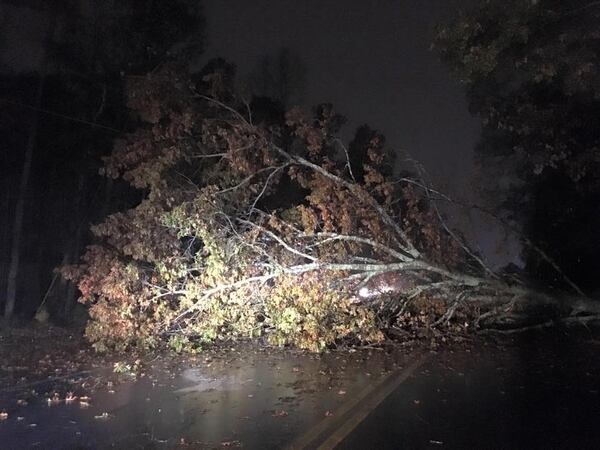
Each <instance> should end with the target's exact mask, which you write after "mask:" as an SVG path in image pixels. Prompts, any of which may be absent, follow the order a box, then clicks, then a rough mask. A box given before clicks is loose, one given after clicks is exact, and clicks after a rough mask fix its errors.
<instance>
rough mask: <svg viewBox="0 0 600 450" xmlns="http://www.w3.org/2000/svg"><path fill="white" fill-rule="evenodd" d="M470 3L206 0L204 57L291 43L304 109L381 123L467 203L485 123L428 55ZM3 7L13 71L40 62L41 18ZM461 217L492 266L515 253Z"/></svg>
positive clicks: (253, 59) (250, 59) (244, 57)
mask: <svg viewBox="0 0 600 450" xmlns="http://www.w3.org/2000/svg"><path fill="white" fill-rule="evenodd" d="M469 3H471V1H464V0H462V1H461V0H360V1H350V0H336V1H333V0H330V1H325V2H324V1H318V0H303V1H299V0H277V1H273V0H252V1H242V0H204V2H203V4H204V7H205V14H206V19H207V24H208V31H207V38H208V42H207V45H206V52H205V54H204V55H203V59H202V60H203V61H206V60H207V59H209V58H211V57H214V56H220V57H224V58H225V59H227V60H230V61H232V62H234V63H235V64H236V65H237V67H238V74H239V75H240V76H241V77H242V78H243V77H244V75H245V74H247V73H248V72H250V71H252V70H253V69H254V68H255V67H256V66H257V64H258V63H259V62H260V60H261V59H262V58H263V57H264V56H265V55H269V54H271V55H272V54H275V53H276V52H277V51H278V50H279V49H281V48H282V47H288V48H290V49H291V50H292V51H293V52H294V53H295V54H297V55H298V56H299V57H300V58H301V59H302V61H303V62H304V65H305V67H306V70H307V85H306V88H305V94H306V95H305V96H304V97H303V104H302V106H304V107H309V106H311V105H314V104H317V103H322V102H331V103H333V104H334V105H335V106H336V108H337V110H338V112H340V113H342V114H344V115H346V116H347V117H348V119H349V122H348V124H347V125H346V127H345V130H344V131H345V134H344V137H345V138H349V137H350V136H351V135H352V133H353V132H354V129H355V128H356V126H358V125H360V124H362V123H368V124H369V125H370V126H372V127H373V128H377V129H379V130H380V131H382V132H383V133H384V134H385V135H386V137H387V142H388V145H389V146H390V147H392V148H394V149H403V150H406V151H407V152H409V153H410V155H411V156H413V157H415V158H416V159H418V160H420V161H421V162H422V163H423V164H424V166H425V168H426V169H427V171H428V172H429V174H430V175H431V177H432V179H433V181H434V183H435V184H436V185H437V187H440V188H441V189H443V190H445V191H446V192H449V193H450V194H452V195H454V196H457V197H459V198H462V199H464V200H467V201H469V200H473V199H474V194H473V193H474V192H475V190H474V189H472V186H471V184H470V183H471V174H472V170H473V164H472V157H473V146H474V144H475V142H476V140H477V136H478V133H479V124H478V121H477V120H476V119H473V118H472V117H471V116H470V115H469V112H468V110H467V105H466V101H465V98H464V93H463V91H462V89H461V87H460V85H459V84H458V83H457V82H456V81H454V80H453V79H452V77H451V76H450V74H449V73H448V71H447V69H446V68H445V67H444V66H443V64H442V63H441V62H440V61H439V60H438V58H437V55H436V53H435V52H433V51H430V45H431V41H432V39H433V34H434V33H433V27H434V25H435V24H436V23H438V22H440V21H443V20H446V19H449V18H451V17H453V16H454V15H455V14H457V12H458V10H459V8H465V7H467V6H468V4H469ZM0 5H1V4H0ZM0 8H4V9H3V10H0V13H1V14H0V15H1V16H2V22H3V23H0V25H6V26H7V28H4V29H5V31H7V32H8V33H7V34H8V38H7V40H6V41H5V42H4V43H3V47H4V48H3V53H4V58H3V59H4V61H3V62H4V63H8V65H9V66H10V67H12V68H13V69H16V70H23V69H28V68H32V67H35V64H36V61H37V60H38V59H39V54H40V51H39V50H40V45H39V43H40V39H41V36H42V35H43V32H44V18H43V17H41V16H40V15H39V14H36V13H34V12H32V11H31V10H27V9H22V8H19V9H18V10H17V9H15V8H14V7H6V6H4V7H2V6H0ZM465 219H466V216H463V217H461V219H460V226H461V228H463V229H464V230H465V231H466V232H467V234H468V235H470V236H471V237H474V238H476V239H475V240H476V241H478V245H479V246H480V247H481V250H482V251H483V253H484V254H487V255H488V256H490V257H491V258H492V259H494V260H496V263H501V262H504V261H505V260H506V259H514V257H515V252H517V249H516V248H515V246H514V245H512V244H511V245H508V244H506V243H505V242H504V241H502V240H499V239H498V231H497V230H494V229H493V228H490V224H486V223H484V222H482V221H481V220H479V219H475V220H474V221H470V222H469V220H465ZM474 229H475V230H476V231H475V232H473V231H472V230H474ZM498 248H500V251H498Z"/></svg>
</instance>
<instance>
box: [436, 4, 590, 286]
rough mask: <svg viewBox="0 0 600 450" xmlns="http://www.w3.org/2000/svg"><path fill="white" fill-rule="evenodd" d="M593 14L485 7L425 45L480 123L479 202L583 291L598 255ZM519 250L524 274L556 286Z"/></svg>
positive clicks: (553, 276) (531, 255)
mask: <svg viewBox="0 0 600 450" xmlns="http://www.w3.org/2000/svg"><path fill="white" fill-rule="evenodd" d="M599 21H600V8H599V6H598V3H597V2H593V1H554V0H511V1H508V2H507V1H496V0H487V1H485V2H481V3H480V4H479V5H478V6H477V7H476V8H475V9H474V10H472V11H470V12H468V13H466V14H463V15H461V16H460V17H459V18H458V19H457V20H456V21H455V22H453V23H451V24H449V25H445V26H443V27H440V29H439V30H438V34H437V41H436V44H435V46H436V47H437V48H438V50H439V51H440V54H441V56H442V58H443V59H444V60H445V61H446V62H447V63H448V64H449V66H450V67H451V68H452V69H453V70H454V72H455V73H456V74H457V76H458V77H459V79H460V80H461V82H462V83H463V84H464V85H465V87H466V89H467V95H468V99H469V102H470V107H471V110H472V111H473V113H475V114H477V115H479V116H480V117H481V119H482V124H483V133H482V136H481V140H480V143H479V145H478V148H477V154H478V158H479V165H480V167H481V169H482V171H483V173H484V174H485V176H483V177H482V178H481V179H482V180H487V183H486V182H482V187H483V190H484V191H487V193H488V194H489V195H488V198H492V199H493V200H494V203H495V204H496V205H499V206H501V207H502V208H503V210H504V211H505V213H507V215H508V216H509V217H510V218H512V219H513V220H515V221H516V222H517V223H518V224H520V226H521V229H522V230H523V232H524V235H525V236H526V238H527V239H528V240H530V241H533V242H536V243H537V244H539V245H540V246H541V247H543V249H544V251H545V252H546V253H548V254H549V255H551V256H552V258H554V259H555V260H557V261H560V262H561V264H562V265H563V267H564V268H565V271H566V273H567V274H568V275H569V276H570V277H572V278H573V279H574V280H576V281H577V282H579V283H581V284H582V285H584V286H585V287H588V288H590V289H592V288H594V287H597V286H598V282H599V281H598V280H599V279H598V276H597V269H595V267H596V266H597V255H598V252H599V251H600V239H599V238H598V233H597V230H598V227H599V226H600V212H599V210H598V208H597V205H598V201H599V200H600V147H599V146H600V127H598V117H600V115H599V113H600V71H599V70H598V68H599V66H600V29H599V28H598V23H599ZM530 249H531V247H526V248H525V258H526V260H527V266H528V269H529V272H530V273H531V274H533V275H534V276H535V277H536V278H538V279H541V280H542V281H544V282H548V283H550V284H553V285H555V286H558V287H562V285H561V282H562V279H561V278H560V277H558V276H557V273H556V271H555V270H554V268H553V267H551V265H550V264H548V262H547V261H546V260H544V259H543V258H540V257H539V253H538V252H532V251H530Z"/></svg>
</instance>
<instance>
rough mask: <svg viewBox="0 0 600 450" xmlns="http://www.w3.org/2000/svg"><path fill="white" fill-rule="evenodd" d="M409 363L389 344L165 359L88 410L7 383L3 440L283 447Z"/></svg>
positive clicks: (99, 395)
mask: <svg viewBox="0 0 600 450" xmlns="http://www.w3.org/2000/svg"><path fill="white" fill-rule="evenodd" d="M404 362H405V356H403V354H402V353H398V354H395V355H386V354H385V353H384V352H381V351H371V352H369V351H357V352H353V353H347V352H346V353H335V352H334V353H329V354H325V355H323V356H321V357H316V356H311V355H306V354H302V353H292V352H286V351H278V350H269V351H258V350H256V349H255V348H244V349H239V348H236V349H232V350H230V351H225V352H221V353H219V354H216V355H211V356H206V355H204V354H203V355H200V356H199V357H198V358H197V359H196V360H195V361H191V360H190V359H189V358H183V359H182V360H181V361H178V362H177V361H176V362H175V363H174V362H173V361H170V362H169V364H161V363H160V361H156V362H154V363H153V365H152V366H151V367H146V373H145V374H144V375H143V376H138V378H137V381H135V382H124V383H122V384H119V385H117V386H114V387H112V388H111V389H109V388H105V387H103V386H100V387H99V388H98V389H96V391H95V392H94V393H93V394H90V396H91V397H92V398H91V400H90V402H89V407H87V408H83V409H82V408H81V407H80V406H79V405H78V404H77V403H73V404H66V403H65V402H60V403H57V404H49V403H48V402H47V401H46V399H47V398H48V397H49V396H52V392H51V388H50V386H44V385H43V384H42V385H40V386H38V387H37V391H38V393H39V395H32V393H31V392H30V390H27V391H25V392H23V391H21V392H18V391H16V392H15V391H11V392H0V409H3V408H4V409H6V410H7V412H8V414H9V418H8V419H7V420H5V421H3V422H0V439H1V440H0V442H2V443H3V445H0V448H3V449H4V448H7V449H8V448H15V449H17V448H30V447H38V448H53V449H55V448H56V449H58V448H174V447H176V446H181V448H186V447H187V448H223V447H242V446H243V447H244V448H257V449H268V448H283V447H285V446H286V445H288V444H289V442H291V441H292V440H293V439H294V437H295V436H297V435H299V434H300V433H302V432H303V431H304V430H306V429H310V427H312V426H313V425H314V424H316V423H318V422H319V421H321V420H322V419H323V418H325V417H330V416H333V415H334V414H335V411H336V409H338V408H339V407H340V405H342V404H344V403H345V402H346V401H348V399H351V398H352V396H353V395H355V394H356V393H357V392H360V391H361V390H363V389H364V388H365V387H366V386H368V385H370V384H371V383H373V382H375V381H376V380H377V379H379V378H381V377H383V376H385V375H386V374H388V373H390V372H391V371H393V370H396V369H398V367H401V366H402V364H404ZM172 367H175V368H174V369H172ZM45 389H46V390H48V392H45V391H44V390H45ZM110 391H114V393H110ZM75 394H76V395H82V394H83V393H78V392H76V393H75ZM60 395H61V397H64V393H60ZM25 398H26V399H27V402H28V404H27V405H26V406H23V405H18V404H17V400H18V399H25Z"/></svg>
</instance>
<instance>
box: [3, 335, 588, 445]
mask: <svg viewBox="0 0 600 450" xmlns="http://www.w3.org/2000/svg"><path fill="white" fill-rule="evenodd" d="M598 350H600V341H598V340H596V339H593V338H592V337H591V335H590V336H581V335H580V336H569V335H567V334H566V332H565V333H563V334H560V333H558V334H556V335H553V336H552V335H550V336H549V335H542V334H540V335H524V336H522V337H520V338H515V339H513V340H512V341H511V342H508V343H507V341H502V342H497V343H494V344H486V343H485V342H483V343H479V344H476V345H475V344H474V345H470V346H462V347H460V348H456V347H454V348H453V349H447V350H443V351H442V350H438V351H437V352H429V351H425V352H424V351H422V350H421V351H419V350H414V351H412V352H401V351H398V352H392V353H386V352H384V351H367V350H365V351H357V352H353V353H349V352H345V353H343V352H332V353H328V354H325V355H323V356H321V357H317V356H311V355H306V354H302V353H295V352H287V351H279V350H273V349H266V350H265V349H262V350H261V349H259V348H258V347H253V346H246V347H244V346H241V347H236V348H234V349H227V350H221V351H219V352H212V353H210V352H209V353H203V354H200V355H198V356H195V357H181V358H179V359H173V358H164V359H163V358H159V359H157V360H155V361H151V362H148V363H146V364H144V365H143V371H142V373H140V374H139V375H138V377H137V379H136V380H135V381H133V380H130V381H123V382H121V383H116V384H114V385H113V384H111V383H110V382H107V381H106V379H107V378H104V379H103V378H102V377H97V378H93V377H90V380H89V381H86V385H85V386H84V388H85V389H84V390H81V391H80V392H75V395H78V396H81V395H90V397H91V399H90V400H89V402H88V403H89V406H87V407H84V408H82V407H81V406H80V404H78V403H76V402H75V403H73V402H72V403H66V402H65V401H64V400H62V401H59V402H55V403H53V402H52V400H51V397H52V395H53V394H52V392H53V389H58V390H59V394H60V398H62V399H64V395H65V392H62V391H61V389H62V390H66V389H68V386H66V385H65V386H63V387H60V386H59V387H58V388H57V386H56V385H50V384H49V383H41V384H38V385H35V386H32V385H28V386H24V387H23V388H22V389H14V388H13V389H7V390H4V391H0V410H6V412H7V413H8V417H7V418H6V419H5V420H2V421H0V448H2V449H21V448H44V449H46V448H52V449H61V448H128V449H135V448H156V449H162V448H165V449H171V448H194V449H213V448H215V449H217V448H236V447H243V448H245V449H261V450H262V449H271V448H273V449H278V448H321V449H327V448H334V447H335V448H339V449H360V450H362V449H397V448H408V449H413V448H414V449H420V448H440V449H441V448H443V449H461V448H473V449H496V448H498V449H501V448H502V449H520V448H523V449H531V448H540V449H542V448H544V449H546V448H565V449H566V448H575V449H585V448H600V427H599V426H598V419H599V418H600V395H599V393H598V389H599V388H600V363H599V361H598V359H597V358H596V354H597V352H598ZM422 355H426V356H425V357H424V358H423V359H422V360H421V359H420V358H421V356H422ZM109 372H110V371H109ZM125 378H126V377H125ZM102 380H104V381H102ZM94 383H95V384H94ZM34 391H36V392H34Z"/></svg>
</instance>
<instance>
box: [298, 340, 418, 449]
mask: <svg viewBox="0 0 600 450" xmlns="http://www.w3.org/2000/svg"><path fill="white" fill-rule="evenodd" d="M428 357H429V352H427V351H426V352H424V353H422V354H421V355H420V356H419V357H418V358H417V359H416V360H415V361H414V362H413V363H412V364H410V365H409V366H408V367H406V368H404V369H397V370H394V371H392V372H390V373H389V374H387V375H386V376H384V377H383V378H382V379H381V380H380V381H379V382H378V383H377V384H375V385H370V386H367V387H366V388H365V389H363V390H362V391H361V392H360V393H359V394H358V395H357V396H356V397H355V398H353V399H352V400H350V401H348V402H346V403H344V404H343V405H342V406H341V407H340V408H339V409H337V410H336V411H335V417H333V418H332V417H327V418H325V419H323V420H322V421H321V422H319V423H318V424H317V425H315V426H314V427H312V428H311V429H309V430H308V431H307V432H306V433H304V434H303V435H301V436H300V437H299V438H297V439H296V440H294V441H293V442H292V443H291V444H290V445H289V446H288V447H287V448H288V449H290V450H302V449H307V448H318V449H319V450H329V449H333V448H335V446H336V445H338V444H339V443H340V442H342V441H343V440H344V439H345V438H346V436H348V435H349V434H350V433H351V432H352V431H353V430H354V429H355V428H356V427H357V426H358V425H359V424H360V423H361V422H362V421H363V420H364V419H365V417H367V416H368V415H369V413H371V411H373V410H374V409H375V408H377V406H379V404H380V403H381V402H382V401H383V400H385V398H386V397H387V396H388V395H390V394H391V393H392V392H394V391H395V390H396V389H397V388H398V386H400V384H402V383H403V382H404V381H406V379H408V377H410V376H411V375H412V374H413V373H414V372H415V371H416V370H417V369H418V368H419V367H421V366H422V365H423V364H424V363H425V362H426V361H427V359H428ZM319 442H322V443H321V444H320V445H319ZM311 444H312V445H311ZM317 445H318V447H317Z"/></svg>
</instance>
